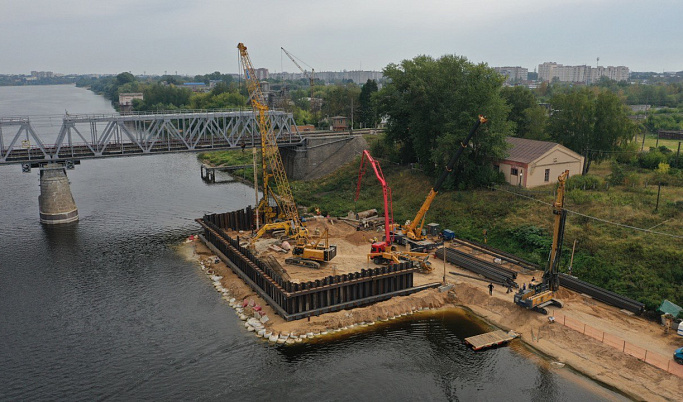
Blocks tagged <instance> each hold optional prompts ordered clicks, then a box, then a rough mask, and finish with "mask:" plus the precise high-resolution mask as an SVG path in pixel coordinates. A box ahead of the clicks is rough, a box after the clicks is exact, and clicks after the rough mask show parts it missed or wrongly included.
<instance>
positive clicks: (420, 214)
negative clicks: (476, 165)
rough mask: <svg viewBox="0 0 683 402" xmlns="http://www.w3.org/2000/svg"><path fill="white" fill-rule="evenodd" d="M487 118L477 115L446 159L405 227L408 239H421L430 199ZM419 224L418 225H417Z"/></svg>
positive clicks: (432, 198) (431, 199)
mask: <svg viewBox="0 0 683 402" xmlns="http://www.w3.org/2000/svg"><path fill="white" fill-rule="evenodd" d="M486 122H487V120H486V118H485V117H484V116H481V115H480V116H479V118H478V119H477V121H476V122H475V123H474V127H472V129H471V130H470V133H469V135H468V136H467V138H466V139H465V141H463V142H461V143H460V147H458V150H457V151H455V154H453V156H452V157H451V160H450V161H448V165H446V169H445V170H444V171H443V173H441V176H440V177H439V180H437V182H436V185H435V186H434V187H432V189H431V190H430V191H429V194H428V195H427V199H425V202H424V203H423V204H422V207H421V208H420V210H419V211H417V215H415V219H413V220H412V221H411V222H410V224H409V225H408V226H407V227H406V228H405V234H406V236H408V238H409V239H413V240H421V239H423V236H422V227H423V226H424V220H425V216H426V214H427V211H429V207H430V206H431V205H432V201H434V198H435V197H436V195H437V194H438V193H439V190H440V189H441V186H442V185H443V183H444V181H445V180H446V178H447V177H448V175H449V174H450V173H451V171H452V170H453V167H454V166H455V163H456V162H457V161H458V159H460V155H462V152H463V150H464V149H465V148H467V144H469V142H470V140H471V139H472V137H473V136H474V133H476V132H477V129H478V128H479V126H481V125H482V124H484V123H486ZM418 225H419V227H418Z"/></svg>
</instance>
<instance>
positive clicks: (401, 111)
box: [377, 55, 511, 185]
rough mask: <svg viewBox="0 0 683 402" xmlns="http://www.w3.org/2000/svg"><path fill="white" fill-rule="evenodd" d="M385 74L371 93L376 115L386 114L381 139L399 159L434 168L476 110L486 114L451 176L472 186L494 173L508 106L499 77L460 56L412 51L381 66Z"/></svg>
mask: <svg viewBox="0 0 683 402" xmlns="http://www.w3.org/2000/svg"><path fill="white" fill-rule="evenodd" d="M384 76H385V77H387V78H388V79H389V83H388V84H387V85H385V86H384V87H383V88H382V90H380V91H379V92H378V94H377V99H378V102H379V111H380V114H382V115H386V116H388V125H387V134H386V141H388V145H389V146H390V147H394V146H397V147H398V148H399V150H400V151H399V152H400V153H399V156H400V159H401V160H400V161H401V162H404V163H405V162H419V163H420V164H421V165H422V166H423V167H424V168H425V170H426V171H427V172H429V173H431V174H435V173H436V172H440V171H441V170H442V169H443V168H444V166H445V165H446V163H447V162H448V159H449V158H450V156H451V155H452V153H453V152H454V150H455V149H456V148H457V147H459V146H461V143H460V142H461V141H463V140H464V138H465V137H466V136H467V133H468V132H469V130H470V128H471V127H472V125H473V124H474V121H475V119H476V117H477V115H479V114H483V115H485V116H486V117H487V118H489V123H488V124H486V125H485V126H484V127H483V128H482V129H481V130H480V132H479V133H478V134H477V135H476V136H475V137H474V139H473V141H472V145H473V147H472V151H471V152H468V153H467V154H466V155H465V156H463V157H461V158H460V160H459V162H458V166H457V167H456V174H455V175H451V179H450V181H451V182H452V181H453V180H455V181H456V182H458V183H459V184H463V185H476V184H480V183H482V182H486V181H488V180H490V179H491V178H492V177H497V176H496V174H495V173H494V172H493V168H492V162H494V161H496V160H499V159H502V158H503V157H505V149H506V143H505V137H506V136H507V135H509V134H510V126H511V124H510V123H509V122H508V121H507V115H508V112H509V107H508V106H507V105H506V104H505V101H504V99H503V98H502V97H501V96H500V88H501V85H502V83H503V79H502V77H501V76H500V74H498V73H496V72H495V71H494V70H493V69H492V68H489V67H487V66H486V65H484V64H478V65H475V64H473V63H471V62H469V61H468V60H467V59H466V58H464V57H459V56H455V55H446V56H443V57H441V58H440V59H437V60H435V59H433V58H431V57H429V56H418V57H416V58H414V59H412V60H404V61H403V62H401V64H400V65H396V64H390V65H389V66H387V67H386V68H385V69H384Z"/></svg>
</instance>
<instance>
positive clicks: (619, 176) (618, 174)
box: [607, 162, 626, 186]
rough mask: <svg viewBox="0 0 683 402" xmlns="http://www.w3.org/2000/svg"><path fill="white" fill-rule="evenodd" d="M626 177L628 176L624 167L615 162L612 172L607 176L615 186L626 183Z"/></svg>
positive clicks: (608, 180)
mask: <svg viewBox="0 0 683 402" xmlns="http://www.w3.org/2000/svg"><path fill="white" fill-rule="evenodd" d="M624 178H626V173H625V172H624V168H623V167H621V165H620V164H618V163H616V162H613V163H612V173H610V174H609V175H608V176H607V182H608V183H609V184H611V185H613V186H620V185H622V184H624Z"/></svg>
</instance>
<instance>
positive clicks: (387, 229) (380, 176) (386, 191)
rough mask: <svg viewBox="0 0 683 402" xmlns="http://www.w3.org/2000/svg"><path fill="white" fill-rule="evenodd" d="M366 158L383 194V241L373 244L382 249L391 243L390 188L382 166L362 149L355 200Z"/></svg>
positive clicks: (391, 210) (391, 214) (391, 209)
mask: <svg viewBox="0 0 683 402" xmlns="http://www.w3.org/2000/svg"><path fill="white" fill-rule="evenodd" d="M366 159H367V160H368V162H369V163H370V164H371V165H372V169H373V170H374V171H375V176H377V180H379V182H380V184H381V185H382V193H383V195H384V243H381V242H380V243H376V244H375V245H377V246H378V247H380V248H381V249H382V251H384V250H385V249H386V247H387V246H391V243H392V239H391V228H392V226H393V223H394V217H393V207H392V203H391V188H390V187H389V186H388V185H387V181H386V180H384V173H382V167H381V166H380V165H379V162H377V161H376V160H375V159H374V158H373V157H372V156H371V155H370V152H369V151H368V150H367V149H366V150H364V151H363V155H362V156H361V160H360V170H359V171H358V185H357V186H356V198H355V200H358V195H359V194H360V182H361V180H362V179H363V174H364V173H365V169H366V168H367V165H365V160H366Z"/></svg>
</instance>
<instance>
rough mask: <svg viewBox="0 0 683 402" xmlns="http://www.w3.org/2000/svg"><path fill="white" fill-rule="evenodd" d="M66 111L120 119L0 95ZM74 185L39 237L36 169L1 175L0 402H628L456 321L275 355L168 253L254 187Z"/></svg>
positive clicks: (182, 157) (57, 91)
mask: <svg viewBox="0 0 683 402" xmlns="http://www.w3.org/2000/svg"><path fill="white" fill-rule="evenodd" d="M64 110H67V111H68V112H69V113H78V114H85V113H113V109H112V108H111V106H110V105H109V103H108V102H107V101H105V100H104V99H102V98H101V97H100V96H97V95H95V94H93V93H92V92H89V91H87V90H84V89H80V88H75V87H73V86H35V87H0V116H16V115H32V116H35V118H32V120H33V121H36V122H42V123H43V125H42V126H43V128H41V130H39V131H43V133H41V135H45V136H47V137H50V136H56V134H57V132H58V130H59V127H60V125H61V117H60V116H61V114H63V113H64ZM5 135H7V134H5ZM45 142H46V143H49V142H50V141H49V140H47V141H45ZM68 175H69V179H70V181H71V190H72V192H73V195H74V198H75V200H76V203H77V205H78V208H79V214H80V221H79V222H78V223H75V224H70V225H65V226H56V227H48V226H43V225H41V224H40V223H39V220H38V195H39V191H40V189H39V186H38V171H37V169H34V170H33V171H32V172H31V173H28V174H26V173H21V168H20V167H19V166H18V165H13V166H0V206H1V208H2V209H1V211H2V213H1V214H0V400H31V401H40V400H69V401H76V400H87V401H90V400H123V401H129V400H141V399H147V400H149V399H153V400H259V401H260V400H278V401H279V400H312V399H315V400H373V401H375V400H437V401H438V400H520V401H527V400H544V401H574V400H584V401H587V400H601V399H612V400H613V399H621V398H622V397H620V396H619V395H617V394H615V393H613V392H611V391H609V390H607V389H605V388H602V387H600V386H598V385H597V384H595V383H593V382H591V381H589V380H587V379H585V378H583V377H580V376H577V375H575V374H573V373H572V372H570V371H569V370H568V369H567V368H565V369H554V368H552V366H551V365H549V364H547V362H544V361H543V360H542V359H540V358H537V357H534V355H533V354H531V353H529V352H528V351H526V349H524V347H522V346H519V345H516V346H514V347H510V348H500V349H493V350H488V351H484V352H477V353H475V352H473V351H471V350H469V349H468V348H467V347H466V346H465V344H464V341H463V339H464V338H465V337H467V336H471V335H475V334H478V333H481V332H483V330H484V328H483V327H482V325H481V324H480V323H478V322H476V321H474V320H472V319H470V318H468V317H466V316H465V315H463V314H456V313H449V314H434V315H431V316H424V317H423V318H420V319H410V320H397V321H396V322H391V324H387V325H378V326H377V328H374V329H373V330H372V331H371V332H365V333H354V334H350V335H346V336H342V337H340V338H338V339H336V340H335V341H334V342H324V343H323V342H318V343H313V344H304V345H296V346H293V347H285V346H272V345H269V344H267V343H266V342H264V341H262V340H259V339H257V338H256V337H255V336H254V335H253V334H252V333H248V332H247V331H246V329H245V328H244V327H243V326H242V322H241V321H239V319H238V318H237V317H236V316H235V314H234V313H233V311H232V309H230V307H229V306H228V305H227V304H226V303H225V302H224V301H223V300H222V299H221V298H220V296H219V294H218V293H217V292H216V291H215V290H214V288H213V287H212V286H211V284H210V282H209V279H208V278H207V277H206V276H205V275H204V274H203V272H202V271H201V270H200V269H199V267H198V265H197V264H195V263H193V262H191V261H187V260H185V259H183V258H182V257H181V256H180V255H179V254H178V252H177V250H176V246H177V245H178V244H179V243H180V242H182V240H183V239H184V238H186V237H187V236H188V235H190V234H193V233H197V232H198V231H199V226H198V225H197V224H196V223H195V222H194V218H197V217H200V216H202V215H203V214H204V213H206V212H224V211H229V210H234V209H238V208H243V207H244V206H245V205H247V204H248V203H250V202H251V201H252V198H253V196H254V195H253V194H254V193H253V190H252V189H250V188H249V187H247V186H244V185H242V184H239V183H227V182H223V183H216V184H211V185H208V184H205V183H204V182H202V180H201V179H200V177H199V163H198V162H197V160H196V156H195V155H194V154H175V155H157V156H144V157H130V158H112V159H106V160H87V161H83V162H82V164H81V165H79V166H77V167H76V169H75V170H71V171H68Z"/></svg>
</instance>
